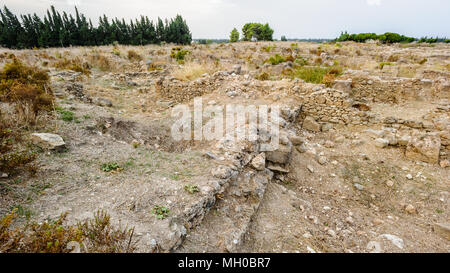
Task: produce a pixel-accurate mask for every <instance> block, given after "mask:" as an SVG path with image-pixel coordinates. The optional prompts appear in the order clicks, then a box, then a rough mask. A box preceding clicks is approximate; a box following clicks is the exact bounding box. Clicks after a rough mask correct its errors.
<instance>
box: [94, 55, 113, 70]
mask: <svg viewBox="0 0 450 273" xmlns="http://www.w3.org/2000/svg"><path fill="white" fill-rule="evenodd" d="M89 63H90V64H92V66H93V67H97V68H98V69H100V70H102V71H111V69H112V65H111V62H110V60H109V58H108V57H105V56H103V55H101V54H93V55H91V56H89Z"/></svg>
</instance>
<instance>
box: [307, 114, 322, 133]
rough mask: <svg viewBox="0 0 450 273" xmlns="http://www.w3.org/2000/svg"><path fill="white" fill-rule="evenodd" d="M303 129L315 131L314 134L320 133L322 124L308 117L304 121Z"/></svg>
mask: <svg viewBox="0 0 450 273" xmlns="http://www.w3.org/2000/svg"><path fill="white" fill-rule="evenodd" d="M303 129H306V130H309V131H313V132H320V129H321V127H320V124H319V123H317V122H316V120H315V119H314V118H312V117H309V116H308V117H306V118H305V120H304V121H303Z"/></svg>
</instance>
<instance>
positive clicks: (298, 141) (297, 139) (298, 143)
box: [289, 136, 305, 146]
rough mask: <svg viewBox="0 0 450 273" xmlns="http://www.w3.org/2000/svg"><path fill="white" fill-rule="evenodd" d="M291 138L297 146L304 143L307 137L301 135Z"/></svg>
mask: <svg viewBox="0 0 450 273" xmlns="http://www.w3.org/2000/svg"><path fill="white" fill-rule="evenodd" d="M289 140H290V141H291V143H292V144H293V145H295V146H298V145H302V144H303V143H305V139H303V138H302V137H299V136H289Z"/></svg>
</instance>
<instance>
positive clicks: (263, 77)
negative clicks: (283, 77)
mask: <svg viewBox="0 0 450 273" xmlns="http://www.w3.org/2000/svg"><path fill="white" fill-rule="evenodd" d="M256 79H257V80H260V81H268V80H269V79H270V75H269V73H267V72H262V73H261V74H259V75H257V76H256Z"/></svg>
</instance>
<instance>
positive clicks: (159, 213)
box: [153, 206, 170, 220]
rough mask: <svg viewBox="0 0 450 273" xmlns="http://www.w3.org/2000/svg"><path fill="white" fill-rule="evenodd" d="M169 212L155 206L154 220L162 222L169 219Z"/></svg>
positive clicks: (164, 208)
mask: <svg viewBox="0 0 450 273" xmlns="http://www.w3.org/2000/svg"><path fill="white" fill-rule="evenodd" d="M169 213H170V210H169V209H168V208H166V207H163V206H155V207H154V208H153V214H155V215H156V218H157V219H159V220H163V219H165V218H167V217H169Z"/></svg>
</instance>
